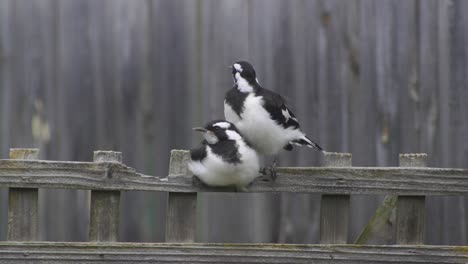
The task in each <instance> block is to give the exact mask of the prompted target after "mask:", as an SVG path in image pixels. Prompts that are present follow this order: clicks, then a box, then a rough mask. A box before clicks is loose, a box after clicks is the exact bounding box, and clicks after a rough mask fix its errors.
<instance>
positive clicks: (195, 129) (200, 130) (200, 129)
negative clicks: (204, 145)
mask: <svg viewBox="0 0 468 264" xmlns="http://www.w3.org/2000/svg"><path fill="white" fill-rule="evenodd" d="M192 129H193V131H198V132H203V133H205V132H208V130H206V128H203V127H194V128H192Z"/></svg>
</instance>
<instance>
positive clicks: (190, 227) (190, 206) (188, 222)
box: [166, 150, 197, 243]
mask: <svg viewBox="0 0 468 264" xmlns="http://www.w3.org/2000/svg"><path fill="white" fill-rule="evenodd" d="M189 160H190V152H188V151H186V150H172V151H171V159H170V164H169V176H168V180H170V179H171V177H177V176H171V175H177V173H185V174H186V173H188V168H187V162H188V161H189ZM196 216H197V193H195V192H193V193H178V192H169V197H168V203H167V213H166V242H185V243H188V242H194V241H195V234H196V232H195V231H196V226H197V222H196V219H197V217H196Z"/></svg>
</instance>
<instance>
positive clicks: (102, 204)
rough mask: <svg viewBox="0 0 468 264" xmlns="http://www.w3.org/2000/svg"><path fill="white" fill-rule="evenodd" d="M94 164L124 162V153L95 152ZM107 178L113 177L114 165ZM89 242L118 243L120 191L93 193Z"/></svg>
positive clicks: (109, 169)
mask: <svg viewBox="0 0 468 264" xmlns="http://www.w3.org/2000/svg"><path fill="white" fill-rule="evenodd" d="M93 160H94V162H116V163H121V162H122V153H121V152H114V151H94V158H93ZM107 177H112V165H110V166H109V168H108V171H107ZM90 213H91V216H90V224H89V240H90V241H118V240H119V223H120V191H94V190H93V191H91V207H90Z"/></svg>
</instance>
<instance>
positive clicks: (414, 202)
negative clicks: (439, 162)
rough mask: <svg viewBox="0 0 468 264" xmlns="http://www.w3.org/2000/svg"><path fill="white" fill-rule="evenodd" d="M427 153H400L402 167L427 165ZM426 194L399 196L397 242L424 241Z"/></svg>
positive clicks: (420, 242) (405, 243)
mask: <svg viewBox="0 0 468 264" xmlns="http://www.w3.org/2000/svg"><path fill="white" fill-rule="evenodd" d="M426 164H427V154H424V153H421V154H400V166H401V167H425V166H426ZM425 205H426V197H425V196H398V200H397V206H396V242H397V244H403V245H416V244H423V243H424V233H425V230H424V228H425V215H426V212H425Z"/></svg>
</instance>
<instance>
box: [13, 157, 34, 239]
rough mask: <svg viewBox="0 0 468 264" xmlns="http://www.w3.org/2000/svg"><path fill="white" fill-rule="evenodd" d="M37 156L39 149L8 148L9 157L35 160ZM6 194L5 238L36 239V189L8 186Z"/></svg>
mask: <svg viewBox="0 0 468 264" xmlns="http://www.w3.org/2000/svg"><path fill="white" fill-rule="evenodd" d="M38 158H39V149H10V159H26V160H35V159H38ZM8 194H9V196H8V200H9V201H8V233H7V239H8V240H13V241H35V240H38V234H39V232H38V226H39V221H38V218H39V212H38V211H39V209H38V189H37V188H30V189H24V188H10V189H9V193H8Z"/></svg>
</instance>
